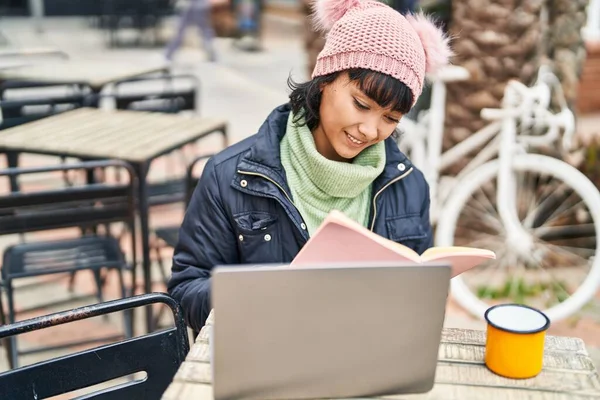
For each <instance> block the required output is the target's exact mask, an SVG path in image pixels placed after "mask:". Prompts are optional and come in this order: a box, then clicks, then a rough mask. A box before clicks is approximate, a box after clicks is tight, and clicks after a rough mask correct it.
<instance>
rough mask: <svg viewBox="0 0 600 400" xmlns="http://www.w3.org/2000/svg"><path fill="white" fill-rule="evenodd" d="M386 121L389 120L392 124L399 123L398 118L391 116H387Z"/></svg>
mask: <svg viewBox="0 0 600 400" xmlns="http://www.w3.org/2000/svg"><path fill="white" fill-rule="evenodd" d="M387 119H388V121H390V122H391V123H393V124H399V123H400V120H399V119H396V118H392V117H387Z"/></svg>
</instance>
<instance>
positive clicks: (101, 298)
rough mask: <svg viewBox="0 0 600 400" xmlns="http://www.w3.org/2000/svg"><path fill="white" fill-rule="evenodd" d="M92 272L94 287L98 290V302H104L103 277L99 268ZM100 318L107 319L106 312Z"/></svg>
mask: <svg viewBox="0 0 600 400" xmlns="http://www.w3.org/2000/svg"><path fill="white" fill-rule="evenodd" d="M92 272H93V274H94V280H95V281H96V288H97V289H98V292H97V293H96V297H97V298H98V303H104V293H103V291H102V289H103V286H104V279H103V278H102V274H101V270H100V269H95V270H93V271H92ZM102 318H103V319H104V320H105V321H107V320H108V314H105V315H103V316H102Z"/></svg>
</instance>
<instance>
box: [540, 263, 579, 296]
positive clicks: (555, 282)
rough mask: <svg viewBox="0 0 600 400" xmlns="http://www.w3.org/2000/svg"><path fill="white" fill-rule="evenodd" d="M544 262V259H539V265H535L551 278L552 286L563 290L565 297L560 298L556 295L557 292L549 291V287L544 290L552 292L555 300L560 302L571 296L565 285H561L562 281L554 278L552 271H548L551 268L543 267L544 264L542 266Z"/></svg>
mask: <svg viewBox="0 0 600 400" xmlns="http://www.w3.org/2000/svg"><path fill="white" fill-rule="evenodd" d="M544 264H545V261H544V260H541V261H540V265H538V266H537V267H538V269H540V270H542V271H543V272H544V273H545V274H546V275H547V276H548V277H549V278H550V280H551V281H552V282H553V283H554V285H553V287H554V288H555V289H556V288H558V289H560V291H562V292H563V295H565V297H564V298H562V299H561V298H560V297H559V296H558V294H557V293H556V291H550V289H547V290H546V292H548V291H550V292H551V293H554V295H555V297H556V300H558V301H557V303H561V302H562V301H564V300H566V299H567V298H569V297H571V293H569V292H568V291H567V290H566V289H565V286H564V285H563V283H562V282H561V281H560V280H558V279H556V278H555V276H554V274H552V273H551V272H550V269H551V268H552V267H550V268H544V266H543V265H544Z"/></svg>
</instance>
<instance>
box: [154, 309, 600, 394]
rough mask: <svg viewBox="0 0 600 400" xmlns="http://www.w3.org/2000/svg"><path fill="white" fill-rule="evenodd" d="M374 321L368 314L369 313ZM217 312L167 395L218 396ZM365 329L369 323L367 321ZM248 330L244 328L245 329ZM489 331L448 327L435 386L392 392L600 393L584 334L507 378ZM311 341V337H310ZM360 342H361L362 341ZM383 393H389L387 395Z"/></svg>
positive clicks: (554, 339) (550, 345)
mask: <svg viewBox="0 0 600 400" xmlns="http://www.w3.org/2000/svg"><path fill="white" fill-rule="evenodd" d="M366 320H368V318H366ZM213 324H214V313H211V314H210V316H209V317H208V320H207V324H206V326H205V327H204V328H202V330H201V331H200V334H199V335H198V337H197V338H196V343H195V344H194V345H193V346H192V348H191V350H190V352H189V353H188V355H187V357H186V360H185V361H184V362H183V364H181V366H180V367H179V370H178V371H177V373H176V374H175V377H174V379H173V382H172V383H171V385H170V386H169V387H168V389H167V390H166V391H165V393H164V394H163V397H162V400H212V399H213V392H212V387H211V381H212V377H211V367H210V361H209V357H210V353H209V351H210V350H209V343H208V340H209V339H208V338H209V330H211V329H212V326H213ZM364 328H365V329H368V325H367V324H365V326H364ZM240 334H241V335H243V333H240ZM485 338H486V333H485V331H476V330H466V329H444V330H443V332H442V340H441V343H440V349H439V356H438V365H437V370H436V377H435V386H434V387H433V389H432V390H431V391H430V392H428V393H425V394H417V395H394V396H386V397H385V398H386V399H398V400H399V399H403V400H404V399H405V400H425V399H428V400H431V399H435V400H480V399H483V400H496V399H498V400H513V399H541V400H579V399H582V400H583V399H598V398H600V379H599V378H598V373H597V371H596V369H595V367H594V364H593V362H592V360H591V358H590V357H589V355H588V353H587V350H586V348H585V345H584V342H583V341H582V340H581V339H577V338H571V337H558V336H547V337H546V348H545V351H544V367H543V370H542V372H541V373H540V374H539V375H538V376H537V377H535V378H532V379H523V380H515V379H506V378H502V377H500V376H498V375H495V374H493V373H492V372H490V371H489V370H488V369H487V368H486V367H485V365H484V362H483V360H484V352H485ZM307 340H310V338H307ZM356 345H357V346H360V343H357V344H356ZM382 398H383V397H382Z"/></svg>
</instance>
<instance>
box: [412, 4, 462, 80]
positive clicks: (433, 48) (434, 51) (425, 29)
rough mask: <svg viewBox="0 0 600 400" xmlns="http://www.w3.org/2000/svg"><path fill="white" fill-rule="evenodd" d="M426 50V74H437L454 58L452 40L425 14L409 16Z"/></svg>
mask: <svg viewBox="0 0 600 400" xmlns="http://www.w3.org/2000/svg"><path fill="white" fill-rule="evenodd" d="M406 20H407V21H408V22H409V23H410V24H411V26H412V27H413V28H414V30H415V31H416V32H417V35H419V38H420V39H421V43H422V45H423V50H425V73H427V74H429V73H435V72H436V71H438V70H439V69H440V68H441V67H443V66H445V65H446V64H448V60H449V59H450V57H452V50H451V49H450V45H449V43H450V39H449V38H448V37H447V36H446V35H445V34H444V32H443V31H442V30H441V29H440V28H438V27H437V26H436V25H435V24H434V22H433V21H432V20H431V19H430V18H429V17H427V16H425V15H424V14H416V15H407V16H406Z"/></svg>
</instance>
